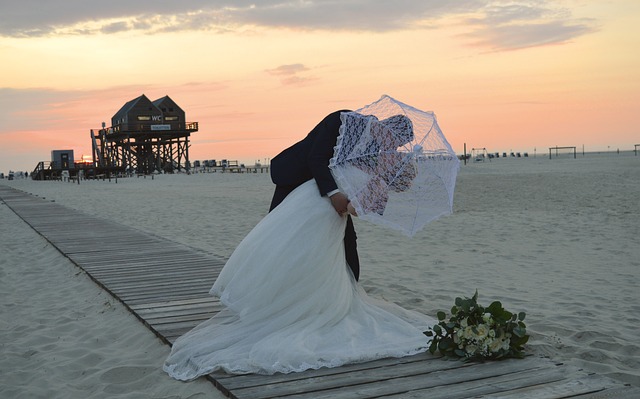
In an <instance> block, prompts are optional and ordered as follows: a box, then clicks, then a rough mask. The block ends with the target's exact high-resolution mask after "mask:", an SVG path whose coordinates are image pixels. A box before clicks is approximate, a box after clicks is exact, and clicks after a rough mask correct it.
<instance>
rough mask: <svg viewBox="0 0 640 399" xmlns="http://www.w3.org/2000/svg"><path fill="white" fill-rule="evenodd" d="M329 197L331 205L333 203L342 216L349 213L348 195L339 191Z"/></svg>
mask: <svg viewBox="0 0 640 399" xmlns="http://www.w3.org/2000/svg"><path fill="white" fill-rule="evenodd" d="M329 198H330V199H331V205H333V208H334V209H335V210H336V212H338V214H339V215H340V216H342V215H343V214H345V213H347V205H348V204H349V199H348V198H347V196H346V195H344V194H342V193H340V192H337V193H335V194H333V195H332V196H331V197H329Z"/></svg>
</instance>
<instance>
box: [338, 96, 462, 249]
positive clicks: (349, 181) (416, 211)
mask: <svg viewBox="0 0 640 399" xmlns="http://www.w3.org/2000/svg"><path fill="white" fill-rule="evenodd" d="M341 120H342V125H341V126H340V136H339V137H338V142H337V144H336V147H335V149H334V156H333V158H331V160H330V162H329V168H330V169H331V172H332V174H333V176H334V178H335V179H336V182H337V183H338V186H339V187H340V190H341V191H342V192H344V193H345V194H346V195H347V196H348V197H349V199H350V200H351V203H352V204H353V206H354V208H355V209H356V211H357V212H358V216H359V217H360V218H361V219H365V220H368V221H370V222H372V223H376V224H380V225H384V226H388V227H392V228H394V229H397V230H400V231H402V232H403V233H405V234H406V235H408V236H413V235H414V234H415V233H416V232H418V231H419V230H421V229H422V228H423V227H424V226H425V225H426V224H427V223H429V222H431V221H433V220H435V219H437V218H439V217H440V216H443V215H448V214H450V213H451V212H452V207H453V191H454V187H455V182H456V176H457V173H458V169H459V165H460V161H459V160H458V158H457V156H456V154H455V153H454V151H453V150H452V148H451V146H450V145H449V143H448V142H447V140H446V138H445V137H444V135H443V134H442V131H441V130H440V127H439V126H438V123H437V121H436V117H435V115H434V114H433V112H427V111H420V110H418V109H416V108H414V107H411V106H409V105H406V104H403V103H401V102H400V101H397V100H395V99H393V98H391V97H389V96H387V95H384V96H382V97H381V98H380V100H378V101H376V102H374V103H372V104H369V105H367V106H365V107H363V108H360V109H359V110H357V111H355V112H344V113H342V115H341Z"/></svg>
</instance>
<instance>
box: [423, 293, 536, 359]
mask: <svg viewBox="0 0 640 399" xmlns="http://www.w3.org/2000/svg"><path fill="white" fill-rule="evenodd" d="M524 318H525V313H524V312H520V313H519V314H513V313H511V312H508V311H506V310H505V309H504V308H503V307H502V304H501V303H500V302H499V301H495V302H493V303H492V304H491V305H489V307H487V308H485V307H483V306H481V305H479V304H478V291H476V293H475V295H474V296H473V297H472V298H466V297H465V298H464V299H463V298H456V301H455V306H453V307H452V308H451V317H450V318H449V320H447V315H446V314H445V312H438V324H436V325H435V326H433V327H432V328H431V329H430V330H429V331H426V332H425V335H426V336H428V337H432V339H431V345H430V347H429V352H431V353H435V352H436V351H439V352H440V353H441V354H443V355H445V356H452V357H459V358H465V359H466V360H484V359H502V358H509V357H516V358H522V357H524V348H523V346H524V344H525V343H526V342H527V341H528V340H529V335H527V328H526V325H525V324H524V322H523V320H524Z"/></svg>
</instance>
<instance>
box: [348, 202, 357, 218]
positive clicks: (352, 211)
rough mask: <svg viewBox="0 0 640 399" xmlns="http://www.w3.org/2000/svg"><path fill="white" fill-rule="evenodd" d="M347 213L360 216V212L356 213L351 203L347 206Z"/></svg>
mask: <svg viewBox="0 0 640 399" xmlns="http://www.w3.org/2000/svg"><path fill="white" fill-rule="evenodd" d="M347 212H349V213H350V214H351V215H353V216H358V212H356V208H354V207H353V205H351V202H349V203H348V204H347Z"/></svg>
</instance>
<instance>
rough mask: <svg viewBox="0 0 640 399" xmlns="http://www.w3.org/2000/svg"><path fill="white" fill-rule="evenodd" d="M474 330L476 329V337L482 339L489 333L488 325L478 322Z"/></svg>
mask: <svg viewBox="0 0 640 399" xmlns="http://www.w3.org/2000/svg"><path fill="white" fill-rule="evenodd" d="M476 331H478V332H477V334H478V338H480V339H484V338H486V337H487V335H489V326H487V325H486V324H479V325H478V327H476Z"/></svg>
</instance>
